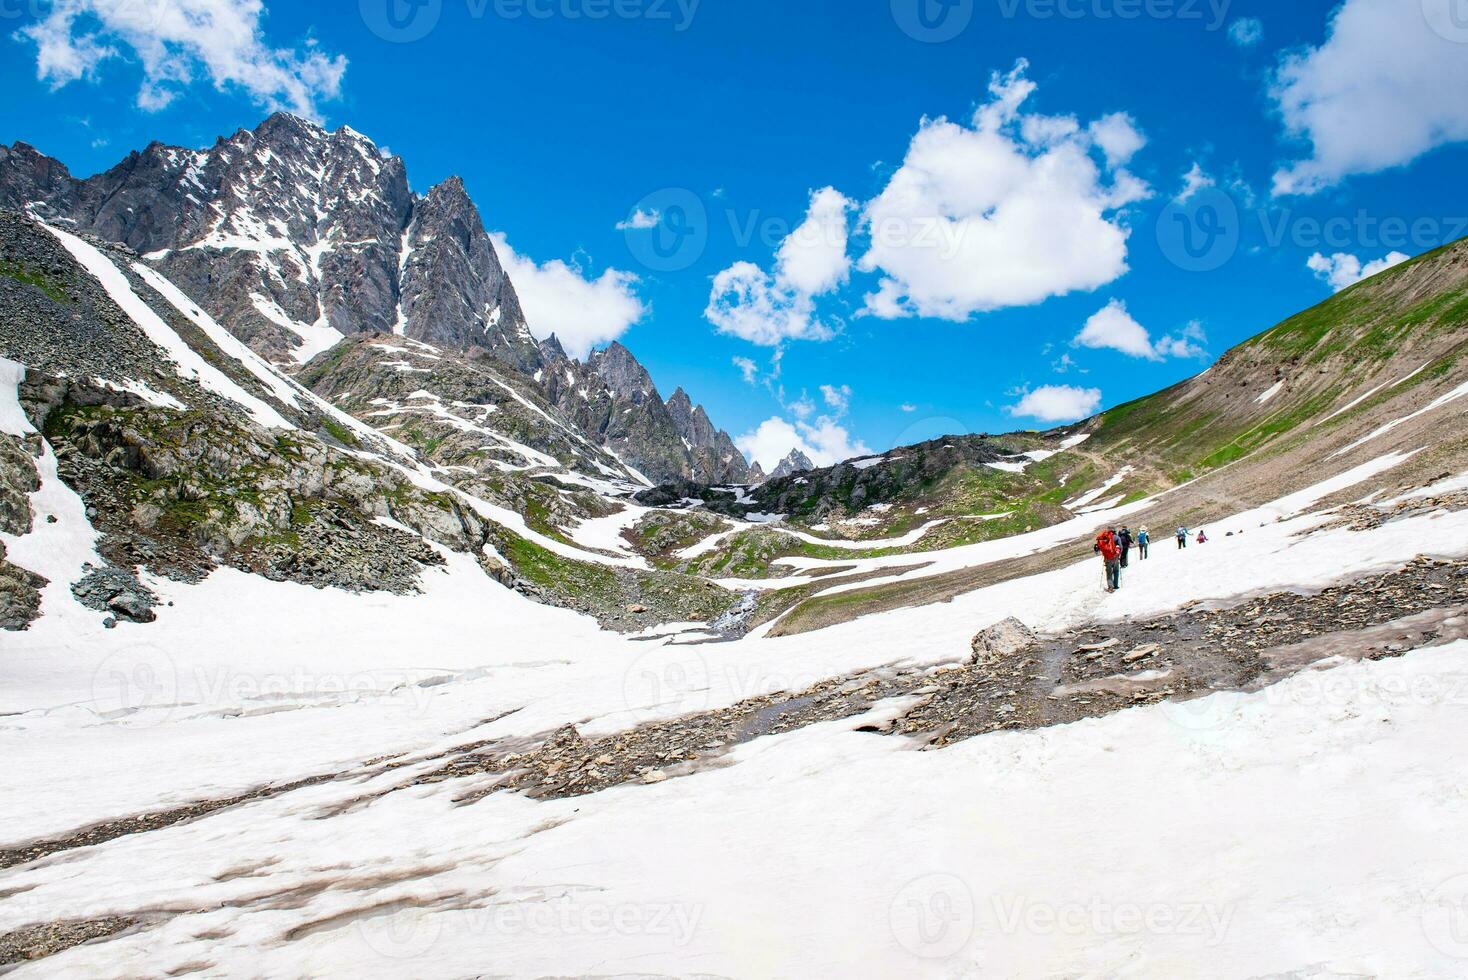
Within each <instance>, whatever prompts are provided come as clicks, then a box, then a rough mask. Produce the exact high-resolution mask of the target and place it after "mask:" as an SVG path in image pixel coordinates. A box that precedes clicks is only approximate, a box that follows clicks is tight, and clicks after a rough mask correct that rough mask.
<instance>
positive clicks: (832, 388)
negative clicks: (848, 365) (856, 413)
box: [821, 385, 851, 416]
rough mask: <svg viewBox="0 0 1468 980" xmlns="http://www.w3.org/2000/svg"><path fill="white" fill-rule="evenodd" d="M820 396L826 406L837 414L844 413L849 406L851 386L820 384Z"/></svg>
mask: <svg viewBox="0 0 1468 980" xmlns="http://www.w3.org/2000/svg"><path fill="white" fill-rule="evenodd" d="M821 397H822V398H824V399H825V401H826V407H828V408H830V409H832V410H833V411H834V412H835V413H836V414H837V415H838V416H840V415H845V414H846V410H847V409H848V408H850V407H851V386H850V385H841V386H840V387H837V386H836V385H821Z"/></svg>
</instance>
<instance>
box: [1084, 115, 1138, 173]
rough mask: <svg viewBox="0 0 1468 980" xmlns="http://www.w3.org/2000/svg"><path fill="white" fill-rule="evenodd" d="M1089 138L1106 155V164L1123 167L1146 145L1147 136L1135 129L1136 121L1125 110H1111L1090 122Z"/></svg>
mask: <svg viewBox="0 0 1468 980" xmlns="http://www.w3.org/2000/svg"><path fill="white" fill-rule="evenodd" d="M1090 133H1091V139H1093V140H1095V142H1096V145H1097V146H1099V147H1100V148H1101V152H1102V153H1104V154H1105V155H1106V164H1107V166H1109V167H1111V168H1112V169H1115V168H1117V167H1125V166H1126V165H1127V164H1128V163H1131V162H1132V157H1134V156H1136V155H1137V152H1138V151H1139V150H1141V148H1142V147H1144V146H1146V145H1147V137H1145V136H1143V135H1142V134H1141V132H1140V131H1139V130H1138V129H1137V122H1136V120H1135V119H1133V118H1132V117H1131V116H1129V115H1127V114H1126V113H1125V112H1113V113H1112V114H1111V115H1109V116H1103V117H1102V118H1100V119H1098V120H1096V121H1095V122H1093V123H1091V127H1090Z"/></svg>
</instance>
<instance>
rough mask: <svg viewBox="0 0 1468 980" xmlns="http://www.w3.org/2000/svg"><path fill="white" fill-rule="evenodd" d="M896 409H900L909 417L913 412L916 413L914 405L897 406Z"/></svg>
mask: <svg viewBox="0 0 1468 980" xmlns="http://www.w3.org/2000/svg"><path fill="white" fill-rule="evenodd" d="M897 407H898V408H900V409H901V410H902V411H904V412H907V413H908V414H909V415H911V414H912V413H913V412H916V411H917V406H916V405H911V404H908V405H899V406H897Z"/></svg>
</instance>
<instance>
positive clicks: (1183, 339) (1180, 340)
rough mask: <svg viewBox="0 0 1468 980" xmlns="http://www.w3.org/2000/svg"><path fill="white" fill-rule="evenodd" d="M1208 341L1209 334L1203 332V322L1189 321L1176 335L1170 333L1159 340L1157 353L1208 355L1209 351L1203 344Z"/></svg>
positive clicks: (1187, 355)
mask: <svg viewBox="0 0 1468 980" xmlns="http://www.w3.org/2000/svg"><path fill="white" fill-rule="evenodd" d="M1207 342H1208V335H1207V334H1206V333H1204V332H1203V324H1201V323H1199V322H1198V321H1197V320H1194V321H1193V322H1191V323H1189V324H1188V325H1187V326H1185V327H1183V328H1182V330H1180V331H1178V333H1177V334H1176V335H1174V334H1168V335H1167V336H1165V337H1162V338H1159V339H1158V341H1157V355H1158V356H1159V357H1183V358H1188V357H1199V358H1201V357H1207V356H1208V352H1207V351H1206V350H1204V349H1203V347H1202V345H1203V344H1205V343H1207Z"/></svg>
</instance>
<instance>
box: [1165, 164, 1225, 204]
mask: <svg viewBox="0 0 1468 980" xmlns="http://www.w3.org/2000/svg"><path fill="white" fill-rule="evenodd" d="M1216 183H1217V181H1215V180H1214V179H1213V178H1212V177H1210V176H1209V175H1208V174H1207V173H1206V172H1205V171H1204V170H1203V167H1202V165H1200V164H1198V163H1197V162H1194V163H1193V169H1191V170H1189V171H1188V172H1187V173H1185V174H1183V189H1182V190H1181V191H1180V192H1178V195H1177V197H1175V198H1173V200H1174V201H1176V202H1177V203H1178V204H1186V203H1188V201H1189V200H1191V199H1192V197H1193V195H1194V194H1197V193H1198V192H1199V191H1201V190H1204V189H1206V188H1209V187H1213V186H1214V185H1215V184H1216Z"/></svg>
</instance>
